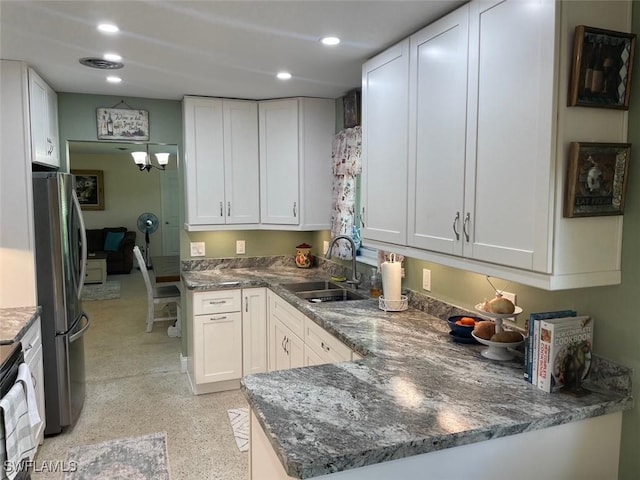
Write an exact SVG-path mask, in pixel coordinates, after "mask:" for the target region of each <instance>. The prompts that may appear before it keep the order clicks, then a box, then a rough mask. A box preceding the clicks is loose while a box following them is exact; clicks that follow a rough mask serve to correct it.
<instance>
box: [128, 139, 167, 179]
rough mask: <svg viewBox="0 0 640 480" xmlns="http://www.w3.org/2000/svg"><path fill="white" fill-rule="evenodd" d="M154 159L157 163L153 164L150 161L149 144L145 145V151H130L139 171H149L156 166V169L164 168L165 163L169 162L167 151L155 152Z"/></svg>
mask: <svg viewBox="0 0 640 480" xmlns="http://www.w3.org/2000/svg"><path fill="white" fill-rule="evenodd" d="M154 155H155V156H156V161H157V162H158V165H154V164H153V163H151V155H149V144H147V145H146V150H145V151H141V150H140V151H137V152H131V156H132V157H133V161H134V163H135V164H136V165H137V166H138V168H139V169H140V171H141V172H142V171H144V170H146V171H147V172H149V171H150V170H151V169H152V168H157V169H158V170H164V169H165V167H166V166H167V164H168V163H169V153H166V152H161V153H155V154H154Z"/></svg>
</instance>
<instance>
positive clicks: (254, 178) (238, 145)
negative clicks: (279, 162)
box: [223, 100, 260, 224]
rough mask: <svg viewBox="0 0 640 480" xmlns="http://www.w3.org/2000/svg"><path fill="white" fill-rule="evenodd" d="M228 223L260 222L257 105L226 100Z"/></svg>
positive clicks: (225, 134) (226, 210) (225, 147)
mask: <svg viewBox="0 0 640 480" xmlns="http://www.w3.org/2000/svg"><path fill="white" fill-rule="evenodd" d="M223 111H224V185H225V188H224V190H225V200H226V204H225V205H224V210H225V216H226V223H227V224H238V223H244V224H247V223H259V222H260V170H259V162H258V158H259V157H258V104H257V103H256V102H243V101H232V100H224V101H223Z"/></svg>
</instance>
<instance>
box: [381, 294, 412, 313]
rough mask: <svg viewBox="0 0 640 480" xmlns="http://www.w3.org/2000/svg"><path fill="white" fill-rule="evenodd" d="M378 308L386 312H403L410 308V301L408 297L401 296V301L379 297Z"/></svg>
mask: <svg viewBox="0 0 640 480" xmlns="http://www.w3.org/2000/svg"><path fill="white" fill-rule="evenodd" d="M378 308H379V309H380V310H384V311H385V312H402V311H404V310H406V309H407V308H409V299H408V298H407V296H406V295H400V300H386V299H385V298H384V297H382V296H381V297H378Z"/></svg>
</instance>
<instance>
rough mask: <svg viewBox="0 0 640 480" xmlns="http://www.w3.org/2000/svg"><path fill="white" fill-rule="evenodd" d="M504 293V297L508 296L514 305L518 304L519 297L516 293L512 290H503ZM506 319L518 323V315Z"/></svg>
mask: <svg viewBox="0 0 640 480" xmlns="http://www.w3.org/2000/svg"><path fill="white" fill-rule="evenodd" d="M501 293H502V298H506V299H507V300H511V303H513V304H514V305H518V303H517V301H518V298H517V297H516V294H515V293H511V292H504V291H503V292H501ZM505 320H508V321H509V322H513V323H516V317H508V318H505Z"/></svg>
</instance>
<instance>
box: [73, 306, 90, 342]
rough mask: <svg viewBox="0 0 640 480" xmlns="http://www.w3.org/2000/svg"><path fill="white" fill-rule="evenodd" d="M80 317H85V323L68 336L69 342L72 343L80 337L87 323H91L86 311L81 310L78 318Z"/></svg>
mask: <svg viewBox="0 0 640 480" xmlns="http://www.w3.org/2000/svg"><path fill="white" fill-rule="evenodd" d="M82 317H84V318H86V319H87V323H86V324H85V326H84V327H82V328H81V329H80V330H78V331H77V332H76V333H74V334H73V335H71V336H69V343H73V342H75V341H76V340H78V339H79V338H80V337H82V336H83V335H84V334H85V332H86V331H87V330H88V328H89V325H91V319H90V318H89V315H87V313H86V312H82V315H80V318H82Z"/></svg>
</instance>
